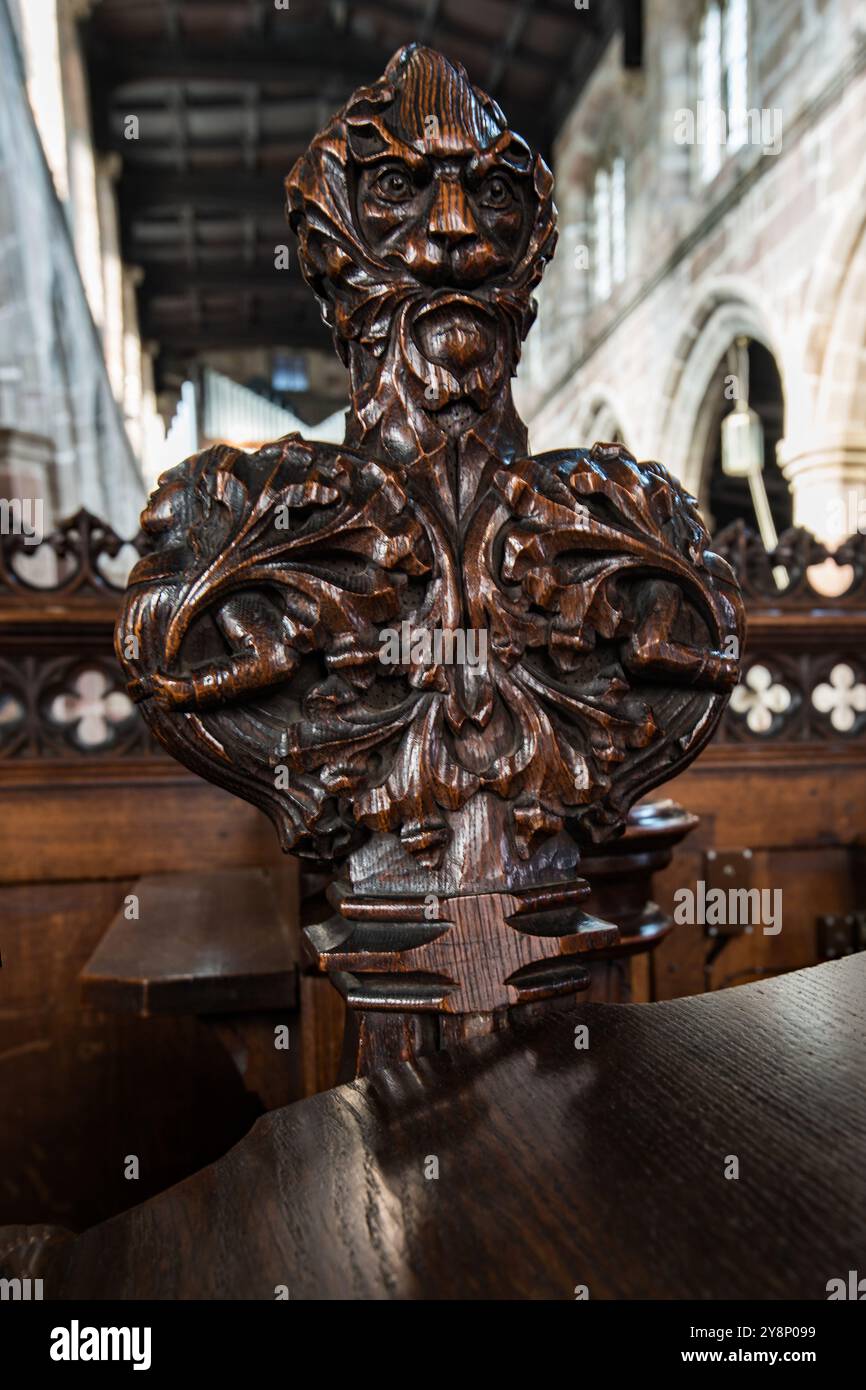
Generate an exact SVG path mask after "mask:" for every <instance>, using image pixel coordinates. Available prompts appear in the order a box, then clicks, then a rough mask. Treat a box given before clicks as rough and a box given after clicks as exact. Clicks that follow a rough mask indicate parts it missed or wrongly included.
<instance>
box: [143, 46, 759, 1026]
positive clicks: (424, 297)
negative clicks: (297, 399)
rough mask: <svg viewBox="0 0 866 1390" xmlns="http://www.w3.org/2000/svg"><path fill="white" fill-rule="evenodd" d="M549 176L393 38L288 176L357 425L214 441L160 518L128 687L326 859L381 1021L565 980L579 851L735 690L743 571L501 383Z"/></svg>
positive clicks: (613, 452) (149, 524)
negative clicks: (378, 70)
mask: <svg viewBox="0 0 866 1390" xmlns="http://www.w3.org/2000/svg"><path fill="white" fill-rule="evenodd" d="M552 182H553V181H552V178H551V175H550V172H549V170H548V169H547V168H546V166H545V164H544V163H543V161H542V160H541V159H540V158H539V157H538V156H537V155H533V154H532V152H531V151H530V150H529V148H528V147H527V145H526V143H525V142H524V141H523V140H522V139H521V138H520V137H519V136H517V135H516V134H514V132H512V131H510V130H509V129H508V125H507V122H506V121H505V118H504V117H503V115H502V112H501V111H500V110H499V108H498V106H497V105H496V104H495V103H494V102H493V101H491V100H490V99H489V98H488V97H487V96H485V95H484V94H483V93H482V92H479V91H478V90H477V89H475V88H473V87H472V85H471V84H470V82H469V80H468V78H467V76H466V74H465V72H464V71H463V69H462V68H459V67H457V66H454V65H452V64H451V63H449V62H448V61H447V60H446V59H445V58H443V57H442V56H441V55H439V54H437V53H434V52H432V51H431V50H429V49H424V48H419V47H417V46H414V45H413V46H410V47H409V48H407V49H403V50H401V51H400V53H398V54H397V55H396V56H395V58H394V59H393V60H392V61H391V63H390V64H389V66H388V69H387V71H386V73H385V75H384V76H383V77H382V78H381V79H380V80H379V81H378V82H375V83H373V84H372V85H370V86H369V87H364V88H362V89H360V90H359V91H358V92H356V93H355V94H354V95H353V97H352V98H351V99H350V100H349V101H348V102H347V104H346V105H345V107H344V108H343V109H342V110H341V111H340V112H339V113H338V114H337V115H336V116H335V117H334V119H333V120H332V121H331V123H330V124H329V125H328V126H327V128H326V129H325V130H323V131H322V132H321V134H319V135H318V136H317V137H316V139H315V140H314V141H313V143H312V145H311V146H310V149H309V150H308V152H307V153H306V155H304V156H303V158H302V159H300V160H299V161H298V163H297V164H296V165H295V168H294V169H293V170H292V173H291V174H290V175H289V178H288V179H287V181H286V188H287V197H288V209H289V217H290V222H291V225H292V227H293V228H294V231H295V232H296V234H297V236H298V239H299V244H300V259H301V267H302V269H303V273H304V275H305V277H306V279H307V280H308V282H309V284H310V285H311V287H312V289H313V290H314V291H315V293H316V294H317V296H318V297H319V299H320V301H321V303H322V306H323V312H324V315H325V317H326V319H327V321H328V323H329V324H330V325H331V326H332V329H333V333H334V340H335V344H336V347H337V350H338V352H339V353H340V355H341V357H342V359H343V360H344V362H345V363H346V364H347V365H348V368H349V372H350V378H351V409H350V411H349V412H348V416H347V430H346V442H345V444H344V446H343V447H335V446H332V445H328V444H318V443H313V442H309V441H306V440H303V439H301V438H299V437H297V436H290V437H288V438H286V439H282V440H279V441H277V442H276V443H274V444H270V445H268V446H266V447H265V448H262V449H260V450H259V451H258V452H257V453H255V454H247V453H244V452H242V451H240V450H237V449H233V448H228V447H226V446H218V447H216V448H213V449H209V450H207V451H206V452H204V453H202V454H199V455H197V456H196V457H194V458H192V459H188V460H187V461H186V462H185V463H183V464H181V465H179V466H178V467H177V468H175V469H173V470H172V471H171V472H169V473H166V474H165V475H164V476H163V478H162V479H161V480H160V486H159V488H158V490H157V492H156V493H155V494H154V496H153V497H152V498H151V501H150V503H149V505H148V508H147V510H146V511H145V513H144V515H143V518H142V526H143V528H144V530H145V531H146V532H147V533H148V535H149V536H150V537H151V538H152V540H153V543H154V551H153V553H152V554H149V555H148V556H146V557H145V558H144V559H143V560H142V561H141V562H140V563H139V564H138V565H137V566H136V568H135V570H134V572H133V574H132V577H131V580H130V585H129V590H128V594H127V598H126V604H125V608H124V611H123V614H122V616H121V619H120V622H119V626H118V654H119V656H120V659H121V661H122V662H123V664H124V667H125V669H126V673H127V675H128V678H129V681H130V690H131V692H132V693H133V695H134V696H135V697H136V698H137V699H138V700H139V701H140V702H141V708H142V711H143V713H144V715H145V717H146V719H147V720H148V723H149V724H150V725H151V727H152V728H153V730H154V732H155V733H156V735H157V736H158V737H159V739H160V740H161V741H162V742H163V743H164V745H165V746H166V748H168V750H169V751H170V752H171V753H173V754H174V756H175V757H177V758H179V759H180V760H181V761H182V762H184V763H186V764H188V765H189V766H190V767H192V768H193V769H195V770H196V771H197V772H199V773H201V774H202V775H203V776H204V777H207V778H209V779H210V780H212V781H214V782H217V783H219V784H220V785H222V786H225V787H228V788H229V789H230V790H231V791H233V792H235V793H236V794H238V795H239V796H242V797H245V798H246V799H247V800H249V801H252V802H254V803H255V804H256V805H258V806H261V807H262V809H264V810H265V811H266V812H267V813H268V815H269V816H270V817H271V819H272V820H273V822H274V824H275V825H276V827H277V830H278V833H279V836H280V840H281V843H282V845H283V848H284V849H286V850H293V851H294V852H296V853H298V854H302V855H303V854H306V855H311V856H314V857H315V858H316V859H318V860H325V861H327V862H328V863H329V864H331V865H333V866H334V868H335V874H336V877H335V880H334V883H333V884H332V887H331V889H330V892H329V897H330V901H331V905H332V908H333V916H332V917H331V919H330V920H328V921H326V922H323V923H322V924H320V925H319V926H317V927H313V928H310V929H309V931H308V941H309V944H310V949H311V951H312V953H313V954H314V956H315V958H316V959H317V960H318V961H319V963H320V965H321V966H322V968H323V969H328V970H330V971H331V972H332V973H333V975H334V978H335V980H336V982H337V983H338V984H339V985H340V987H341V988H342V990H343V992H344V994H345V995H346V997H347V998H348V999H349V1001H350V1002H351V1003H352V1004H354V1005H356V1006H358V1007H360V1008H363V1009H365V1010H367V1009H378V1008H382V1009H398V1010H407V1009H418V1010H434V1011H442V1012H446V1013H448V1012H452V1013H454V1012H456V1013H476V1012H492V1011H495V1010H497V1009H500V1008H502V1007H504V1006H506V1005H508V1004H513V1003H517V1002H520V1001H523V1000H530V999H534V998H539V997H543V996H545V995H549V994H553V993H557V992H563V991H566V990H571V991H573V990H575V989H577V988H579V987H580V986H581V984H582V983H583V982H584V980H585V971H584V970H583V969H582V967H581V966H580V964H579V959H580V955H581V954H582V953H584V952H585V951H587V950H594V949H598V948H599V947H600V946H602V945H604V944H605V943H606V942H609V941H610V940H611V939H612V938H613V937H615V928H614V927H612V926H610V925H609V924H606V923H600V922H598V921H597V920H595V919H593V918H589V917H587V916H585V914H583V913H582V912H581V910H580V906H579V904H580V902H581V900H582V899H583V898H584V897H585V896H586V892H587V888H586V885H585V883H584V882H583V880H581V879H580V878H579V877H578V875H577V869H578V864H579V853H578V849H577V843H578V840H579V839H580V838H581V837H582V836H592V837H593V838H595V839H600V838H604V837H606V836H610V835H613V834H616V833H618V832H619V831H620V830H621V828H622V826H623V824H624V821H625V817H626V815H627V813H628V810H629V807H630V806H631V804H632V803H633V802H634V801H635V800H636V799H637V798H638V797H640V796H641V795H643V793H644V792H646V791H648V790H649V789H650V788H652V787H654V786H656V785H657V784H658V783H659V782H662V781H664V780H666V779H667V778H668V777H671V776H673V775H674V774H675V773H677V772H679V771H680V770H681V769H682V768H683V767H684V766H685V764H686V763H687V762H689V761H690V760H691V759H692V758H693V757H694V756H695V754H696V753H697V752H698V751H699V750H700V748H701V747H702V746H703V745H704V743H706V741H707V739H708V738H709V737H710V735H711V734H712V732H713V729H714V728H715V725H716V723H717V722H718V719H719V716H720V714H721V712H722V709H723V706H724V704H725V701H726V698H727V694H728V692H729V691H730V689H731V688H732V686H733V685H734V684H735V682H736V679H737V669H738V661H737V658H738V654H739V650H740V645H741V642H742V635H743V632H742V628H743V613H742V605H741V602H740V598H739V591H738V588H737V584H736V581H735V579H734V577H733V574H732V572H731V570H730V568H729V567H728V565H727V564H726V563H725V561H723V560H721V559H720V558H719V557H718V556H716V555H714V554H712V552H711V551H710V549H709V538H708V536H707V532H706V530H705V527H704V525H703V522H702V521H701V518H700V516H699V514H698V512H697V509H696V505H695V502H694V499H693V498H691V497H689V496H688V494H687V493H685V492H684V490H683V489H682V488H681V487H680V485H679V483H677V481H676V480H675V479H674V478H672V477H671V476H670V475H669V474H668V473H667V472H666V471H665V469H664V468H663V467H661V465H660V464H657V463H643V464H641V463H637V462H636V461H635V459H634V458H632V457H631V455H630V454H629V453H628V452H627V451H626V450H625V449H623V448H622V447H620V446H619V445H613V444H596V445H595V446H594V447H593V448H592V449H589V450H587V449H571V450H565V449H564V450H561V451H557V452H555V453H550V454H545V455H541V456H538V457H532V456H531V455H530V454H529V452H528V444H527V437H526V429H525V426H524V425H523V422H522V421H521V420H520V418H519V416H518V414H517V411H516V409H515V407H514V403H513V400H512V395H511V378H512V377H513V375H514V373H515V370H516V367H517V362H518V358H519V354H520V347H521V343H522V340H523V339H524V337H525V336H526V333H527V332H528V331H529V328H530V326H531V324H532V321H533V318H534V313H535V304H534V301H533V299H532V291H533V289H534V288H535V286H536V285H537V284H538V282H539V280H540V278H541V275H542V273H543V270H544V266H545V264H546V262H547V261H548V260H549V258H550V256H551V255H552V253H553V249H554V245H555V239H556V232H555V209H554V206H553V202H552ZM130 638H136V639H137V645H136V644H135V643H131V642H130V641H129V639H130ZM130 651H133V652H135V651H137V653H138V654H137V655H136V656H134V657H131V656H130V655H129V652H130Z"/></svg>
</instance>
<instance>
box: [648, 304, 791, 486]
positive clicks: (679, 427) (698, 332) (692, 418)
mask: <svg viewBox="0 0 866 1390" xmlns="http://www.w3.org/2000/svg"><path fill="white" fill-rule="evenodd" d="M740 334H745V336H746V337H748V338H750V339H753V340H754V341H755V342H758V343H760V344H761V345H762V346H763V347H765V348H766V349H767V351H768V352H769V353H770V354H771V355H772V356H773V358H774V359H775V361H776V364H777V366H778V369H779V375H780V378H781V381H782V390H783V393H784V396H785V399H786V401H787V399H788V383H787V374H786V363H785V361H784V353H783V352H782V350H781V348H780V340H779V337H778V335H777V334H776V333H775V331H774V330H773V328H772V327H771V320H770V315H769V313H768V311H767V309H766V307H765V306H764V305H762V304H761V303H760V302H759V301H758V300H757V298H756V297H755V296H754V295H753V294H752V292H751V290H747V289H744V287H743V285H742V282H741V281H736V282H731V281H727V280H719V281H717V282H716V283H715V284H714V285H713V286H712V287H711V288H710V289H709V290H707V289H705V290H704V292H703V294H702V295H701V298H700V299H699V300H698V302H697V303H696V304H695V306H694V308H693V309H692V311H691V312H690V313H689V314H687V316H686V323H685V326H684V328H683V330H682V332H681V333H680V336H679V338H678V340H677V345H676V348H675V351H674V356H673V361H672V363H671V365H670V367H669V369H668V373H667V377H666V380H665V386H664V388H663V390H662V394H661V399H660V401H659V405H658V410H659V426H658V428H657V430H656V431H655V437H656V438H658V439H660V440H661V441H662V447H661V450H660V457H661V460H662V462H663V463H665V464H666V466H667V467H668V468H669V469H670V471H671V472H672V473H673V474H674V475H675V476H676V477H678V478H679V479H680V481H681V482H682V483H683V485H684V486H685V487H686V488H688V490H689V491H690V492H692V493H694V495H695V496H696V497H697V498H698V499H699V500H700V499H701V497H702V493H703V492H705V490H706V487H705V484H706V479H705V478H704V477H703V476H702V472H703V463H704V458H705V455H706V449H707V440H708V434H709V431H710V429H711V428H712V423H713V416H714V410H713V408H712V402H711V401H709V400H708V393H709V389H710V385H711V382H712V379H713V376H714V374H715V372H716V370H717V368H718V365H719V362H720V360H721V358H722V357H723V355H724V353H725V352H726V351H727V349H728V348H729V347H730V345H731V343H732V342H733V341H734V339H735V338H737V337H738V336H739V335H740Z"/></svg>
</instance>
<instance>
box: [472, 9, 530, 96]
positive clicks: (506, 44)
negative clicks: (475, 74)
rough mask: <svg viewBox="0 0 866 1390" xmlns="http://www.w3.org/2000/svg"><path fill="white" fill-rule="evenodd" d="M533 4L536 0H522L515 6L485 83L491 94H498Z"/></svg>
mask: <svg viewBox="0 0 866 1390" xmlns="http://www.w3.org/2000/svg"><path fill="white" fill-rule="evenodd" d="M533 4H534V0H521V3H520V4H518V5H516V6H515V9H514V13H513V14H512V16H511V22H510V23H509V25H508V32H507V33H506V35H505V37H504V39H503V40H502V43H501V44H499V46H498V48H497V49H496V52H495V53H494V55H493V61H492V63H491V64H490V70H489V72H488V74H487V81H486V82H485V84H484V85H485V87H486V89H487V91H488V92H490V94H491V96H495V95H496V90H497V88H498V86H499V84H500V82H501V81H502V78H503V76H504V74H505V71H506V69H507V67H508V64H509V62H510V61H511V59H512V57H513V55H514V52H515V50H516V48H517V45H518V43H519V42H520V40H521V38H522V37H523V32H524V30H525V29H526V26H527V24H528V22H529V16H530V14H531V13H532V7H533Z"/></svg>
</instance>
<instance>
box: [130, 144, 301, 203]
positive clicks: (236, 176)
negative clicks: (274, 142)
mask: <svg viewBox="0 0 866 1390" xmlns="http://www.w3.org/2000/svg"><path fill="white" fill-rule="evenodd" d="M302 153H303V148H298V149H297V150H287V151H286V168H285V172H283V173H280V172H278V171H276V170H274V172H273V173H269V174H262V173H254V172H253V171H251V170H248V169H213V170H211V169H207V170H205V169H192V170H190V172H189V173H187V174H172V173H167V172H166V173H160V172H158V171H155V170H154V171H151V170H147V171H145V170H140V169H133V168H130V167H127V168H125V169H124V171H123V174H122V176H121V179H120V187H119V195H120V203H121V206H122V208H123V213H124V219H125V220H126V219H129V218H132V217H136V216H141V215H142V214H149V215H151V216H156V214H157V212H158V211H159V209H160V208H166V209H177V208H179V207H182V206H184V205H186V204H190V205H191V206H192V207H194V208H198V209H200V210H201V211H203V212H204V211H207V212H214V211H217V212H218V211H220V210H221V209H224V210H225V211H226V212H229V213H237V211H238V209H241V210H243V209H248V210H249V211H251V212H261V211H267V212H274V213H275V214H277V215H280V214H281V212H282V208H283V205H284V202H285V194H284V192H283V179H284V178H285V176H286V174H288V172H289V170H290V169H291V167H292V164H293V163H294V161H295V159H296V158H297V157H298V155H300V154H302Z"/></svg>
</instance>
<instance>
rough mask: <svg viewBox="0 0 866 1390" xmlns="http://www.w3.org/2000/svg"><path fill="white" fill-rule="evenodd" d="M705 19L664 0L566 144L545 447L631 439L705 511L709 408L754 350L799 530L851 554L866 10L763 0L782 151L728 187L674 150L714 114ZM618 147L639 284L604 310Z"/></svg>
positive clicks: (758, 11)
mask: <svg viewBox="0 0 866 1390" xmlns="http://www.w3.org/2000/svg"><path fill="white" fill-rule="evenodd" d="M702 12H703V5H702V4H695V3H690V0H645V16H646V23H645V32H646V44H645V52H644V64H643V67H642V68H641V69H640V70H638V71H634V72H626V71H625V70H624V69H623V66H622V58H621V40H620V38H619V37H617V38H615V39H614V40H613V41H612V43H611V44H610V46H609V48H608V50H607V52H606V54H605V57H604V59H603V61H602V62H601V63H600V65H599V66H598V68H597V69H596V71H595V73H594V74H593V77H592V79H591V81H590V82H589V84H588V86H587V87H586V89H585V90H584V92H583V94H582V96H581V98H580V100H579V101H578V103H577V105H576V106H575V107H574V109H573V110H572V112H571V114H570V116H569V118H568V119H567V121H566V123H565V125H564V127H563V129H562V131H561V133H560V136H559V139H558V141H557V143H556V147H555V159H554V165H555V173H556V175H557V203H558V206H559V209H560V215H561V242H560V248H559V250H558V252H557V257H556V259H555V261H554V264H553V266H552V267H551V268H550V269H549V271H548V276H547V278H546V280H545V283H544V285H543V286H542V289H541V291H540V295H539V300H540V315H539V322H538V324H537V325H536V327H535V329H534V330H533V337H534V340H535V341H534V342H533V341H532V338H530V344H529V346H528V351H527V356H526V358H525V361H524V365H523V366H522V368H521V373H520V377H519V383H518V396H519V399H520V402H521V405H522V407H523V409H524V411H525V413H526V415H527V418H528V419H529V420H530V423H531V438H532V444H533V448H534V449H536V450H542V449H546V448H552V447H555V446H560V447H561V446H562V445H565V444H575V445H585V444H591V443H592V442H593V440H594V439H596V438H604V437H607V438H610V437H612V436H613V435H614V433H618V434H619V435H620V437H621V438H622V439H623V440H624V441H625V443H626V444H627V445H628V447H629V448H631V449H632V451H633V452H634V453H636V454H637V455H638V456H639V457H642V458H658V459H661V460H662V461H663V462H664V463H666V464H667V465H668V467H669V468H671V470H672V471H673V472H674V473H676V474H677V475H678V476H680V477H681V478H682V480H683V481H684V482H685V483H686V485H687V486H688V487H690V488H691V489H692V490H693V491H694V492H696V493H697V494H698V495H699V496H700V497H701V498H702V500H703V501H704V503H706V498H707V485H708V479H707V478H706V477H705V476H702V473H705V472H706V466H705V454H706V445H707V431H708V428H709V425H708V420H709V419H710V417H711V416H715V415H716V414H717V403H716V402H712V401H708V399H707V393H708V391H709V390H710V387H711V383H712V381H713V377H714V374H715V373H716V371H717V368H718V364H719V360H720V358H722V356H723V354H724V353H725V351H726V349H727V348H728V347H729V345H730V344H731V343H732V342H733V340H734V338H735V337H737V336H738V335H741V334H745V335H747V336H748V337H749V338H752V339H754V340H757V341H758V342H759V343H761V344H763V345H764V346H765V347H766V348H767V349H768V350H769V351H770V352H771V353H772V354H773V357H774V359H775V362H776V364H777V366H778V369H779V373H780V376H781V380H782V387H783V391H784V397H785V421H784V437H783V439H782V442H781V444H780V445H779V451H778V458H779V463H780V465H781V466H782V468H783V471H784V473H785V476H786V478H787V479H788V481H789V484H790V485H791V487H792V489H793V492H794V519H795V522H801V523H803V524H807V525H809V526H810V527H811V528H812V529H813V530H815V531H816V532H817V533H818V534H820V535H822V536H824V537H825V538H827V539H830V540H833V539H836V538H837V537H839V536H841V535H845V534H848V533H849V532H850V531H851V530H852V529H855V528H854V527H853V526H852V525H851V520H852V517H853V516H854V515H855V514H857V510H858V506H859V514H860V515H862V517H863V522H864V529H866V515H863V512H864V508H863V499H864V497H866V160H864V158H863V152H864V148H866V5H864V4H863V3H862V0H861V2H860V3H857V0H823V3H822V0H760V3H757V0H752V3H751V4H750V6H749V50H750V51H749V95H748V105H749V108H750V109H751V108H753V109H755V110H756V111H757V112H760V111H763V112H764V116H765V119H766V120H767V121H768V122H772V120H773V119H774V118H775V120H776V121H780V122H781V126H780V130H781V140H780V141H778V142H775V143H778V144H779V146H780V147H779V148H778V150H777V151H776V152H773V148H772V147H773V144H774V142H773V141H772V140H771V141H768V144H769V146H770V148H768V149H764V148H763V147H762V145H761V143H747V144H745V145H743V146H742V147H741V148H740V149H739V150H736V151H734V152H728V151H725V150H723V151H722V166H721V169H720V171H719V173H718V174H717V175H716V177H715V178H714V179H713V180H712V181H711V182H709V183H705V182H703V181H702V179H701V176H700V171H699V168H698V159H699V150H698V147H697V146H696V145H689V144H687V143H679V142H678V140H677V139H676V138H675V131H676V130H677V129H678V127H677V125H676V122H677V120H678V113H681V111H682V110H683V109H691V110H692V111H695V109H696V101H697V85H696V82H697V79H696V53H697V38H698V33H699V26H700V21H701V15H702ZM577 19H579V16H578V17H577ZM777 112H778V113H779V114H778V115H776V114H775V113H777ZM679 129H680V130H682V126H680V127H679ZM754 129H755V131H757V125H756V126H755V127H754ZM765 129H766V131H767V132H769V131H770V130H771V125H769V124H768V125H767V126H766V127H765ZM612 149H613V150H616V151H617V152H619V153H621V154H622V155H624V157H625V159H626V168H627V195H626V196H627V273H626V277H625V280H624V281H623V282H622V283H621V284H619V285H618V286H616V287H615V290H614V293H613V295H612V296H611V297H610V298H609V299H607V300H606V301H604V302H603V303H600V304H594V303H593V299H592V289H591V275H592V245H591V241H592V236H591V225H590V217H591V201H590V200H591V189H592V181H593V176H594V172H595V168H596V164H597V162H598V160H599V159H600V158H604V157H605V155H606V152H608V151H610V150H612ZM581 247H583V248H585V250H584V252H583V254H581V249H580V248H581ZM587 250H588V253H589V263H588V265H587V256H586V251H587ZM713 389H717V388H713ZM710 406H713V407H714V409H712V410H711V409H710Z"/></svg>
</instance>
